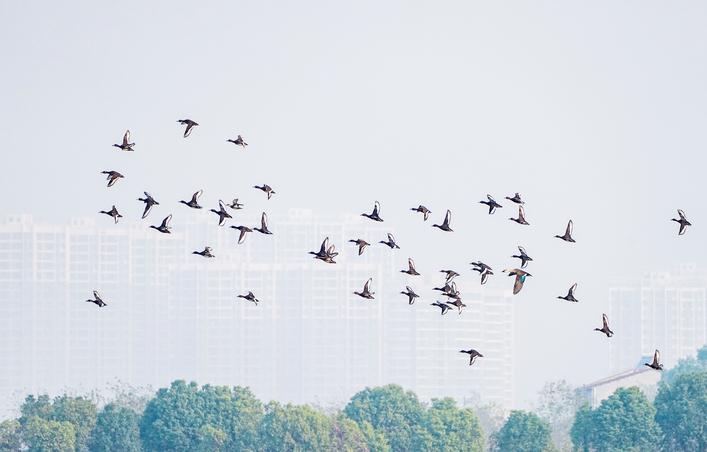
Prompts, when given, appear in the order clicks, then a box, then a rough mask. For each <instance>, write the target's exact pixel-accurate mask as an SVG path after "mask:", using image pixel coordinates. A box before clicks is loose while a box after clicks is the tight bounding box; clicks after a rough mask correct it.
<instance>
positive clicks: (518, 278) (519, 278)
mask: <svg viewBox="0 0 707 452" xmlns="http://www.w3.org/2000/svg"><path fill="white" fill-rule="evenodd" d="M524 280H525V278H523V276H522V275H518V274H516V280H515V282H514V283H513V295H515V294H517V293H518V292H520V289H522V288H523V281H524Z"/></svg>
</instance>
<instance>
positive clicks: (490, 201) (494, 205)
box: [479, 195, 503, 215]
mask: <svg viewBox="0 0 707 452" xmlns="http://www.w3.org/2000/svg"><path fill="white" fill-rule="evenodd" d="M486 199H487V201H479V203H480V204H486V205H487V206H489V215H491V214H492V213H494V212H495V211H496V209H497V208H499V207H503V206H502V205H500V204H499V203H497V202H496V200H495V199H493V196H491V195H486Z"/></svg>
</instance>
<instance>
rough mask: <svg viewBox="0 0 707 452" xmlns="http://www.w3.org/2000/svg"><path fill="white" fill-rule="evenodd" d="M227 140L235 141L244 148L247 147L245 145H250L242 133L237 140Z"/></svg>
mask: <svg viewBox="0 0 707 452" xmlns="http://www.w3.org/2000/svg"><path fill="white" fill-rule="evenodd" d="M226 141H228V142H229V143H233V144H235V145H236V146H240V147H242V148H243V149H245V147H246V146H248V143H246V142H245V140H244V139H243V137H242V136H240V135H238V137H237V138H236V139H235V140H226Z"/></svg>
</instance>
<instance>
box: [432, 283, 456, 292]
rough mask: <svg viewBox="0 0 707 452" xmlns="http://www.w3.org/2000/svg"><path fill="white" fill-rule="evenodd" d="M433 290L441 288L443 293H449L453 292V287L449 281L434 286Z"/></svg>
mask: <svg viewBox="0 0 707 452" xmlns="http://www.w3.org/2000/svg"><path fill="white" fill-rule="evenodd" d="M432 290H439V291H440V292H442V293H449V292H452V290H453V287H452V286H451V285H450V284H449V281H447V282H445V283H444V286H442V287H434V288H433V289H432Z"/></svg>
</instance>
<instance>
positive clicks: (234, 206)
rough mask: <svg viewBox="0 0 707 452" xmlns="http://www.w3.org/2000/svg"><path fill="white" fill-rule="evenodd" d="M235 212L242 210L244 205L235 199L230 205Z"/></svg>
mask: <svg viewBox="0 0 707 452" xmlns="http://www.w3.org/2000/svg"><path fill="white" fill-rule="evenodd" d="M228 207H230V208H231V209H233V210H241V209H242V208H243V204H241V203H239V202H238V198H236V199H234V200H233V202H232V203H231V204H229V205H228Z"/></svg>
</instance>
